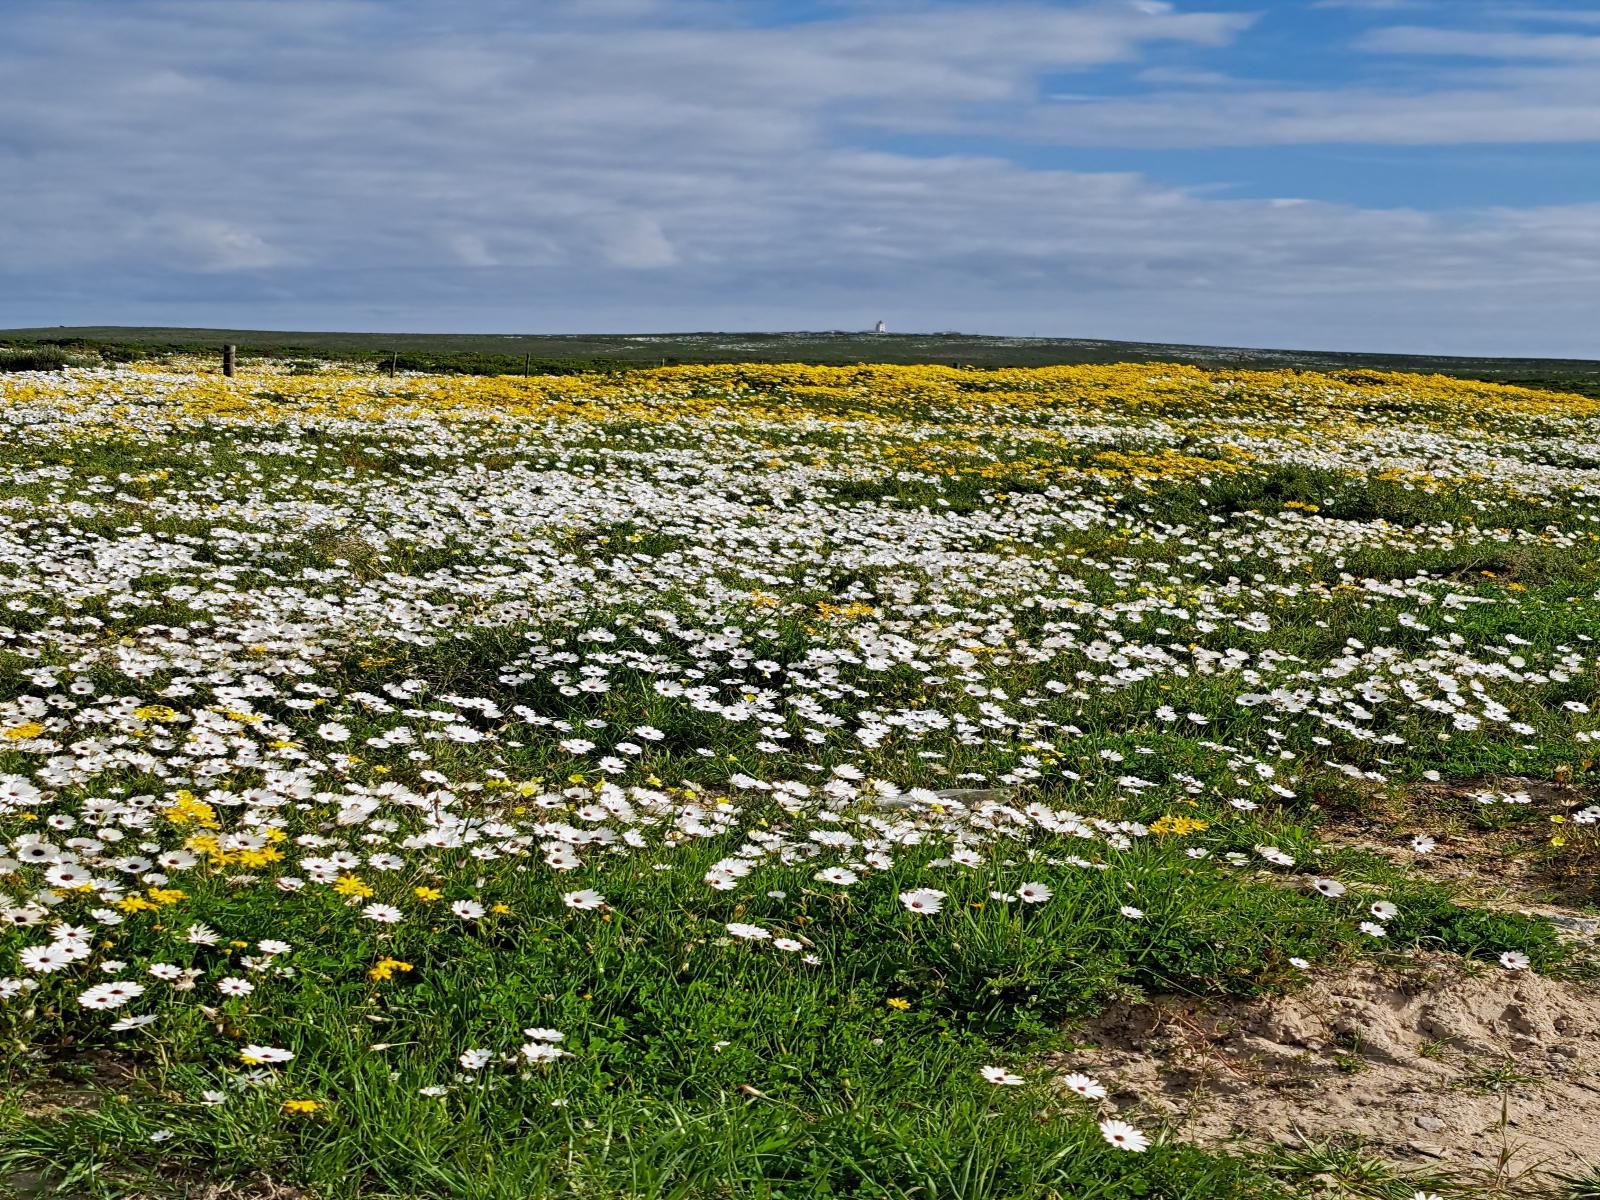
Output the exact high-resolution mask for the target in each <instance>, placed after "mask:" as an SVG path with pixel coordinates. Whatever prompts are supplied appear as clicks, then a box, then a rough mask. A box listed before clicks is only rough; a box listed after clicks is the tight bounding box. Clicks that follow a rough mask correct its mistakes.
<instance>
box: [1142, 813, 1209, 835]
mask: <svg viewBox="0 0 1600 1200" xmlns="http://www.w3.org/2000/svg"><path fill="white" fill-rule="evenodd" d="M1206 827H1207V823H1206V822H1205V821H1201V820H1198V819H1196V818H1194V817H1170V816H1169V817H1162V818H1160V819H1159V820H1157V821H1152V822H1151V823H1150V832H1151V833H1175V834H1178V835H1180V836H1181V835H1183V834H1186V833H1199V832H1200V831H1201V830H1202V829H1205V828H1206Z"/></svg>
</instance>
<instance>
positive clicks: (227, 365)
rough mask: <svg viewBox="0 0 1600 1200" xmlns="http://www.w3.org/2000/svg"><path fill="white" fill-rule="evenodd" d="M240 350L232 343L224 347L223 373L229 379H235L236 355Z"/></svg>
mask: <svg viewBox="0 0 1600 1200" xmlns="http://www.w3.org/2000/svg"><path fill="white" fill-rule="evenodd" d="M237 350H238V347H237V346H235V345H234V344H233V343H232V342H229V343H228V344H227V345H225V346H223V347H222V373H223V374H224V375H226V376H227V377H228V378H229V379H232V378H233V365H234V353H235V351H237Z"/></svg>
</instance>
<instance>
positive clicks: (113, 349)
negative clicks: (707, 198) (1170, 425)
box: [0, 326, 1600, 397]
mask: <svg viewBox="0 0 1600 1200" xmlns="http://www.w3.org/2000/svg"><path fill="white" fill-rule="evenodd" d="M228 343H232V344H234V345H236V346H238V347H239V355H240V358H241V360H242V361H249V360H262V359H269V360H274V361H277V362H281V363H286V364H288V365H289V366H291V368H293V367H295V366H299V367H301V368H303V369H304V370H306V371H308V372H310V371H316V370H320V369H321V367H322V366H323V364H325V363H327V362H329V361H338V362H342V363H353V364H366V365H369V366H379V367H387V368H392V369H394V370H397V371H413V372H424V373H429V374H448V375H517V374H521V373H523V372H524V371H526V372H529V373H532V374H542V375H551V374H557V375H565V374H580V373H590V372H618V371H627V370H632V369H636V368H640V367H657V366H670V365H675V364H706V363H803V364H810V365H819V366H826V365H844V364H855V363H885V364H915V363H927V364H940V365H947V366H962V367H970V368H974V369H996V368H1008V367H1037V366H1068V365H1079V364H1094V363H1118V362H1135V363H1139V362H1181V363H1187V364H1190V365H1193V366H1199V367H1207V368H1218V369H1229V370H1237V369H1240V368H1250V369H1279V370H1303V371H1334V372H1338V371H1358V372H1359V371H1404V372H1410V373H1415V374H1438V375H1450V376H1455V377H1457V378H1461V379H1476V380H1484V381H1488V382H1494V383H1511V384H1518V385H1521V386H1523V387H1531V388H1538V389H1541V390H1547V391H1560V392H1575V393H1578V394H1580V395H1586V396H1593V397H1600V360H1584V359H1537V358H1465V357H1450V356H1431V355H1404V354H1365V353H1343V352H1334V351H1304V350H1270V349H1250V348H1241V347H1229V346H1191V345H1180V344H1174V343H1158V342H1123V341H1104V340H1093V339H1078V338H1020V337H994V336H987V335H979V334H961V333H933V334H871V333H851V332H841V331H832V332H814V333H805V332H802V333H671V334H548V335H538V334H530V335H522V334H419V333H316V332H285V331H274V330H251V329H186V328H163V327H133V326H80V327H57V328H38V329H15V330H0V372H3V371H35V370H58V369H61V368H62V367H69V366H99V365H111V364H118V363H127V362H138V361H143V360H147V359H152V358H164V357H168V356H172V355H178V354H192V353H197V352H201V353H203V352H209V351H214V350H216V349H218V348H219V347H221V346H222V345H224V344H228Z"/></svg>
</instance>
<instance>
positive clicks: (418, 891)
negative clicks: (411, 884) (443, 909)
mask: <svg viewBox="0 0 1600 1200" xmlns="http://www.w3.org/2000/svg"><path fill="white" fill-rule="evenodd" d="M411 894H412V895H413V896H415V897H416V898H417V899H418V900H424V901H433V900H443V899H444V893H443V892H441V891H440V890H439V889H438V888H431V887H417V888H412V889H411Z"/></svg>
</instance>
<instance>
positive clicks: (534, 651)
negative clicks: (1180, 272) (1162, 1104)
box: [0, 362, 1600, 1200]
mask: <svg viewBox="0 0 1600 1200" xmlns="http://www.w3.org/2000/svg"><path fill="white" fill-rule="evenodd" d="M0 400H3V406H0V422H4V443H3V446H0V455H3V458H0V508H3V509H4V510H5V513H6V521H5V523H4V525H3V526H0V917H3V927H0V1038H3V1042H0V1046H3V1048H4V1049H3V1053H4V1055H5V1058H4V1063H5V1067H6V1070H7V1072H8V1079H9V1081H10V1084H11V1087H10V1090H9V1098H8V1099H7V1100H5V1101H3V1102H0V1168H3V1170H4V1171H6V1172H9V1175H8V1176H7V1178H9V1179H10V1181H11V1182H12V1185H13V1186H14V1187H21V1186H23V1185H24V1183H25V1184H26V1186H28V1187H30V1188H42V1187H54V1186H57V1185H60V1186H64V1187H65V1188H67V1189H68V1190H69V1191H74V1192H75V1193H76V1194H83V1193H94V1194H128V1193H140V1192H142V1193H147V1194H148V1193H155V1194H161V1193H163V1191H166V1192H175V1191H179V1192H181V1190H182V1189H185V1188H191V1187H200V1186H202V1185H216V1184H227V1185H236V1186H240V1187H244V1186H248V1185H249V1183H250V1181H258V1184H259V1186H263V1187H264V1186H266V1185H265V1184H260V1183H259V1181H264V1180H269V1179H270V1180H273V1181H278V1182H280V1183H282V1184H284V1185H286V1186H292V1187H294V1188H303V1189H306V1190H307V1191H309V1193H310V1194H312V1195H316V1196H319V1197H329V1198H333V1197H344V1196H355V1195H370V1196H438V1195H460V1196H470V1197H486V1198H487V1197H525V1196H530V1195H554V1196H584V1197H656V1196H662V1197H668V1196H671V1197H699V1196H770V1197H801V1196H805V1197H813V1196H837V1197H845V1196H850V1197H858V1196H859V1197H869V1196H870V1197H945V1196H953V1197H970V1198H972V1200H977V1198H979V1197H1040V1198H1044V1197H1067V1196H1071V1197H1096V1198H1100V1197H1104V1198H1111V1197H1132V1196H1161V1197H1190V1196H1193V1197H1202V1196H1206V1197H1211V1196H1222V1197H1229V1196H1235V1197H1246V1196H1250V1197H1254V1196H1262V1197H1271V1196H1288V1195H1293V1194H1297V1192H1296V1187H1297V1183H1296V1181H1295V1178H1294V1177H1293V1172H1292V1171H1286V1169H1285V1168H1284V1161H1285V1160H1280V1159H1272V1158H1261V1157H1253V1156H1250V1155H1240V1154H1231V1155H1230V1154H1223V1153H1219V1152H1215V1151H1207V1150H1202V1149H1200V1148H1197V1147H1195V1146H1191V1145H1187V1144H1185V1143H1184V1142H1182V1141H1181V1140H1180V1139H1178V1138H1176V1137H1172V1136H1169V1135H1168V1134H1167V1133H1166V1132H1164V1131H1163V1129H1162V1128H1161V1126H1160V1124H1159V1123H1158V1122H1154V1121H1150V1120H1147V1119H1145V1117H1144V1116H1141V1115H1140V1114H1138V1113H1134V1112H1122V1111H1119V1110H1117V1109H1116V1108H1115V1107H1114V1106H1113V1105H1112V1104H1111V1102H1110V1101H1109V1100H1107V1099H1106V1098H1105V1096H1104V1095H1103V1089H1102V1087H1101V1086H1100V1084H1099V1083H1098V1082H1097V1081H1095V1080H1092V1079H1070V1080H1067V1081H1065V1082H1064V1081H1063V1080H1062V1078H1061V1077H1060V1076H1059V1074H1058V1073H1055V1072H1052V1071H1051V1070H1050V1069H1049V1068H1048V1066H1046V1065H1045V1064H1046V1061H1047V1055H1048V1053H1049V1052H1052V1051H1054V1050H1057V1049H1059V1048H1060V1047H1061V1045H1062V1044H1063V1041H1064V1040H1069V1039H1070V1036H1071V1034H1070V1032H1067V1031H1069V1030H1070V1028H1071V1022H1073V1021H1074V1020H1075V1019H1079V1018H1084V1017H1087V1016H1090V1015H1092V1014H1094V1013H1097V1012H1100V1011H1102V1010H1104V1009H1105V1008H1107V1006H1111V1005H1116V1004H1124V1003H1129V1002H1132V1001H1137V1000H1141V999H1143V998H1146V997H1149V996H1156V995H1173V994H1180V995H1211V996H1217V997H1247V996H1251V995H1256V994H1260V993H1263V992H1271V991H1274V990H1283V989H1293V988H1296V987H1298V986H1300V983H1301V981H1303V980H1304V979H1306V978H1309V977H1312V976H1315V975H1316V974H1317V973H1319V972H1325V971H1328V970H1331V969H1333V968H1335V967H1337V966H1339V965H1341V964H1344V963H1347V962H1349V961H1351V960H1353V959H1357V958H1360V957H1362V956H1372V955H1394V954H1404V953H1406V952H1407V951H1408V950H1411V949H1414V948H1425V949H1426V950H1427V951H1429V952H1438V951H1447V952H1450V953H1453V954H1456V955H1460V956H1465V957H1466V958H1469V959H1475V960H1480V961H1482V962H1483V963H1485V964H1488V965H1489V966H1490V967H1491V968H1492V969H1493V970H1497V971H1506V972H1518V971H1527V970H1533V971H1537V972H1540V973H1545V974H1550V975H1554V976H1557V977H1561V978H1582V977H1584V974H1585V972H1586V971H1589V970H1590V967H1589V965H1588V964H1587V963H1586V961H1585V960H1584V958H1583V956H1582V954H1581V953H1580V952H1579V951H1577V950H1574V949H1573V948H1572V946H1571V945H1570V944H1569V943H1567V942H1565V941H1563V940H1562V939H1561V938H1560V937H1559V936H1558V932H1557V930H1556V928H1555V927H1554V926H1552V925H1551V924H1550V923H1548V922H1546V921H1543V920H1540V919H1538V918H1536V917H1529V916H1525V915H1519V914H1517V913H1514V912H1500V911H1486V910H1483V909H1480V908H1475V907H1471V906H1468V905H1465V904H1463V903H1459V902H1458V898H1457V897H1456V896H1454V894H1453V893H1452V892H1451V890H1450V889H1448V888H1447V887H1445V886H1444V885H1442V884H1440V883H1437V882H1431V881H1429V880H1428V879H1426V878H1423V877H1421V876H1419V875H1418V874H1416V873H1413V872H1408V871H1407V870H1405V869H1404V867H1403V863H1402V865H1401V866H1396V865H1395V864H1394V863H1393V862H1391V861H1390V860H1389V859H1387V858H1383V857H1380V856H1376V855H1372V854H1365V853H1361V852H1359V851H1356V850H1352V849H1351V848H1350V847H1349V846H1348V845H1345V844H1342V843H1336V842H1334V841H1331V840H1329V839H1327V838H1326V837H1325V835H1326V834H1327V833H1328V831H1329V828H1330V826H1331V825H1332V824H1333V823H1335V822H1336V821H1338V820H1339V819H1340V818H1341V817H1342V816H1344V815H1348V814H1364V819H1366V820H1367V822H1368V825H1369V826H1370V824H1371V822H1372V819H1373V814H1374V813H1390V814H1397V813H1398V814H1401V815H1400V816H1398V817H1396V818H1394V819H1391V820H1390V821H1389V823H1388V825H1387V826H1386V827H1385V830H1384V834H1385V836H1386V837H1387V838H1388V839H1389V841H1390V843H1392V846H1393V847H1394V848H1395V849H1396V850H1397V851H1400V852H1402V853H1401V857H1402V859H1403V858H1404V856H1405V855H1412V856H1424V855H1427V854H1428V853H1430V852H1431V851H1432V849H1433V847H1434V839H1435V837H1436V836H1438V835H1439V834H1440V832H1441V830H1442V829H1443V828H1444V827H1445V826H1446V825H1451V826H1452V827H1453V826H1456V825H1460V824H1461V823H1463V822H1466V823H1470V824H1476V825H1481V826H1483V827H1485V828H1488V829H1493V830H1496V831H1505V830H1511V831H1514V832H1519V836H1523V838H1524V842H1525V845H1526V848H1527V849H1528V852H1529V853H1530V854H1531V855H1533V856H1534V857H1535V858H1536V859H1537V860H1538V861H1539V862H1541V863H1543V864H1545V865H1546V866H1547V867H1548V870H1549V872H1550V875H1551V877H1552V878H1557V877H1559V878H1560V879H1561V880H1563V881H1564V888H1565V892H1564V894H1566V895H1569V896H1570V893H1571V890H1572V881H1573V880H1575V879H1578V880H1581V879H1583V878H1585V877H1586V876H1587V877H1590V878H1592V873H1593V872H1592V866H1593V864H1594V863H1595V862H1596V861H1597V859H1600V803H1597V802H1596V799H1595V793H1594V791H1593V790H1591V789H1590V788H1589V778H1590V775H1591V773H1592V768H1593V757H1594V750H1595V743H1596V741H1597V740H1600V714H1597V713H1596V712H1595V711H1593V710H1594V705H1595V703H1596V690H1597V689H1596V681H1597V670H1600V662H1597V657H1596V655H1597V643H1596V638H1597V637H1600V603H1597V589H1600V401H1597V400H1593V399H1589V398H1585V397H1582V396H1577V395H1566V394H1557V393H1547V392H1535V391H1528V390H1523V389H1518V388H1513V387H1499V386H1494V385H1488V384H1479V383H1470V382H1463V381H1461V380H1456V379H1449V378H1445V377H1438V376H1429V377H1424V376H1404V375H1387V374H1378V373H1364V374H1362V375H1359V376H1349V375H1346V376H1330V375H1316V374H1309V373H1287V372H1283V373H1277V372H1246V371H1236V372H1226V373H1217V372H1206V371H1202V370H1199V369H1196V368H1193V367H1185V366H1176V365H1165V366H1149V365H1142V366H1085V367H1057V368H1043V369H1029V370H1020V369H1019V370H996V371H973V370H958V369H952V368H943V367H914V366H913V367H840V368H826V367H800V366H752V365H736V366H702V367H669V368H665V369H657V370H637V371H632V372H628V373H622V374H606V375H584V374H578V375H567V376H553V375H551V376H534V377H531V378H521V377H485V378H464V377H451V378H446V377H430V376H420V375H408V374H405V373H401V374H399V375H397V376H395V377H393V378H391V377H389V376H387V375H384V374H378V373H374V372H373V371H372V370H371V369H365V370H360V371H341V370H334V369H326V370H325V369H317V370H314V371H313V370H309V369H306V370H300V369H296V368H295V367H293V366H288V365H284V366H276V367H274V366H270V365H264V364H252V365H251V366H250V368H249V369H248V370H246V371H245V372H244V373H242V374H241V375H240V377H238V378H236V379H232V380H225V379H222V378H220V377H218V376H216V375H215V374H206V373H202V372H199V371H197V370H195V369H193V364H187V365H186V364H183V363H172V362H167V363H161V362H152V363H140V364H132V365H127V366H123V367H120V368H115V369H109V368H108V369H100V368H96V369H80V368H72V369H67V370H64V371H60V372H57V373H51V374H41V373H16V374H10V375H7V376H4V377H3V378H0ZM1522 779H1535V780H1544V781H1555V782H1558V783H1559V784H1560V785H1561V786H1560V788H1559V790H1555V791H1551V792H1549V794H1548V795H1546V794H1545V793H1543V792H1541V793H1540V800H1539V801H1538V802H1537V803H1535V802H1534V798H1533V797H1532V796H1531V795H1530V794H1529V793H1528V792H1527V791H1526V790H1524V789H1523V788H1522V787H1521V785H1520V784H1519V783H1518V782H1517V781H1518V780H1522ZM1457 785H1461V786H1457ZM1429 789H1435V790H1434V791H1430V790H1429ZM1593 898H1594V897H1593V896H1592V894H1591V895H1590V897H1589V900H1590V901H1592V900H1593ZM1580 899H1581V898H1580ZM1306 1161H1309V1159H1307V1160H1306ZM1317 1169H1318V1170H1322V1169H1323V1168H1322V1167H1318V1168H1317ZM1374 1180H1375V1182H1372V1183H1371V1188H1372V1189H1373V1190H1370V1191H1369V1193H1368V1194H1373V1195H1391V1194H1392V1195H1396V1196H1410V1195H1411V1194H1412V1189H1411V1188H1409V1186H1405V1185H1403V1184H1401V1183H1399V1182H1396V1181H1392V1180H1388V1179H1387V1178H1380V1177H1377V1176H1374ZM274 1186H276V1185H274ZM1574 1186H1575V1187H1577V1186H1579V1185H1578V1184H1574ZM1385 1189H1387V1190H1385Z"/></svg>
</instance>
